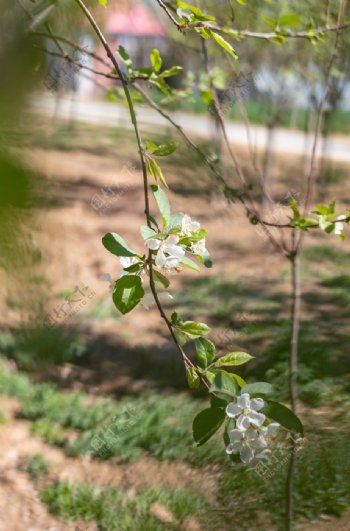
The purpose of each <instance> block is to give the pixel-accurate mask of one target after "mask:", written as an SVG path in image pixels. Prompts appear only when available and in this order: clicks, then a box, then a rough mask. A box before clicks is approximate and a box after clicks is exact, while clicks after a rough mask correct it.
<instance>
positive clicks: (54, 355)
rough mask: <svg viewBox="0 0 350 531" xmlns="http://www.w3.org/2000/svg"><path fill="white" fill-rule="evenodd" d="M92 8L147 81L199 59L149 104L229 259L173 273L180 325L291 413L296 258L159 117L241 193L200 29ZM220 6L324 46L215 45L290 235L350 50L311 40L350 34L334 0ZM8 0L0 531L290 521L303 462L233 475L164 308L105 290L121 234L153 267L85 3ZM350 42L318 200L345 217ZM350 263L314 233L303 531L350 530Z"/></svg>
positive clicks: (117, 110)
mask: <svg viewBox="0 0 350 531" xmlns="http://www.w3.org/2000/svg"><path fill="white" fill-rule="evenodd" d="M168 4H169V7H172V6H175V4H176V3H175V2H168ZM87 5H88V7H89V8H90V9H91V10H92V12H93V14H94V16H95V17H96V19H97V21H98V23H99V24H100V25H101V28H103V30H104V32H105V35H106V38H107V40H108V42H109V43H110V45H111V47H112V49H113V51H116V50H117V48H118V47H119V46H123V47H124V48H125V50H126V51H127V53H128V55H129V56H130V58H131V59H132V61H133V68H134V69H144V68H149V67H150V65H151V62H150V53H151V51H152V49H154V48H157V49H158V50H159V51H160V54H161V57H162V59H163V66H162V70H163V69H170V68H171V67H173V66H175V65H178V66H181V67H182V71H181V72H180V70H179V73H178V75H176V76H172V77H169V78H167V83H168V87H165V88H164V86H159V85H158V86H157V84H155V83H153V84H152V83H150V82H147V81H144V80H142V79H141V80H138V81H137V83H138V85H139V87H140V88H141V92H140V91H138V90H133V91H132V94H133V98H134V101H135V105H136V109H137V116H138V120H139V123H140V127H141V132H142V137H143V140H144V141H146V140H152V141H153V142H156V143H163V142H166V141H169V140H175V141H176V142H178V143H179V146H178V149H177V150H176V152H175V153H173V154H172V155H171V156H170V157H167V158H164V160H162V161H161V162H162V170H163V173H164V175H165V176H166V179H167V182H168V184H169V187H170V190H169V197H170V200H171V203H172V208H173V210H174V211H184V212H186V213H188V214H190V215H191V217H192V218H194V219H196V220H198V221H200V223H201V225H202V226H203V227H205V228H206V229H207V230H208V241H207V246H208V249H209V250H210V252H211V255H212V259H213V263H214V265H213V268H212V269H210V270H208V269H207V270H203V271H202V273H201V274H197V273H195V272H186V271H183V272H182V273H181V275H177V276H175V277H173V278H172V279H171V286H170V289H169V291H170V293H171V295H172V297H173V299H169V298H166V297H165V296H164V305H165V308H166V310H167V312H168V313H169V314H170V313H171V312H172V311H174V310H175V309H176V311H178V312H179V313H180V314H181V315H182V316H183V318H185V319H196V320H199V321H204V322H206V323H208V324H209V325H210V326H211V328H212V334H211V336H210V337H211V338H212V339H213V341H214V342H215V343H216V344H217V346H218V349H219V353H220V354H224V353H227V352H230V351H234V350H239V351H246V352H250V353H251V354H252V355H254V356H255V358H254V360H253V361H252V362H251V363H249V364H248V365H247V366H244V368H242V370H241V371H240V374H241V376H242V377H244V378H245V379H247V380H248V381H251V382H253V381H254V380H262V379H266V380H267V381H269V382H271V383H272V384H273V386H274V389H275V395H276V397H277V398H278V399H280V400H285V401H286V402H287V400H288V389H287V385H288V352H289V342H290V307H291V298H290V297H291V296H290V266H289V263H288V261H286V260H285V259H284V258H283V257H281V256H280V255H279V254H278V253H276V252H275V251H274V250H273V248H272V247H271V245H270V243H269V241H268V240H267V239H266V236H265V234H264V233H263V232H262V231H261V230H259V228H258V226H256V225H252V224H250V223H249V220H247V219H246V215H245V212H244V210H243V208H242V206H241V204H240V202H231V203H229V202H228V201H227V199H226V198H225V197H224V195H223V193H222V191H221V190H220V187H219V185H218V183H217V182H216V181H215V178H214V177H213V174H212V173H211V172H210V170H208V167H207V166H206V165H205V164H204V162H203V159H202V158H201V157H200V156H199V155H198V153H196V152H194V151H192V150H190V149H189V147H188V146H187V144H186V142H184V140H183V138H182V137H181V136H179V135H178V134H177V131H176V129H174V127H172V125H171V124H170V123H169V121H167V120H166V119H165V118H164V115H163V116H162V115H160V114H159V112H158V110H157V108H156V107H158V109H159V108H160V109H161V110H163V114H164V112H165V113H166V114H168V115H169V116H171V118H172V119H173V120H174V121H175V122H176V123H177V124H178V125H179V126H181V127H182V128H183V130H184V131H185V132H186V134H188V135H189V137H191V138H192V139H193V140H194V141H195V142H196V144H197V145H198V146H199V147H200V148H201V149H202V150H203V151H205V152H206V153H207V155H208V157H209V159H210V161H211V163H212V164H213V165H214V167H217V168H218V169H220V171H221V172H222V173H223V174H224V175H225V178H226V180H227V181H228V183H229V184H230V186H231V187H232V189H233V190H236V189H239V188H240V185H239V182H238V180H237V177H236V175H235V172H234V169H233V167H232V163H231V161H230V158H229V156H228V153H227V149H226V148H225V145H224V143H223V141H222V138H221V134H220V130H219V127H218V123H217V120H215V113H213V110H212V100H211V96H210V79H209V78H208V74H207V72H206V68H205V65H204V61H203V50H202V48H201V44H200V38H199V36H198V35H196V34H194V32H191V33H190V32H186V33H185V34H182V33H181V32H179V31H178V30H177V29H176V28H175V27H174V26H172V24H171V21H170V20H169V18H168V17H167V15H166V13H165V12H164V11H163V10H162V9H161V8H160V7H159V5H158V3H157V2H156V1H152V0H148V1H146V0H144V1H141V0H129V1H127V0H123V1H121V0H120V1H118V2H117V1H113V0H109V3H108V7H107V8H106V9H105V8H103V7H102V6H101V5H99V4H98V3H97V2H96V1H95V0H94V1H92V0H91V1H89V2H87ZM200 5H201V8H202V10H203V11H204V12H208V13H210V14H212V15H214V16H216V18H217V24H218V25H219V26H226V27H229V28H235V29H236V30H250V31H253V32H261V33H269V32H273V31H274V29H275V27H276V25H279V27H282V28H285V29H286V31H289V32H291V33H292V32H295V31H298V30H301V29H302V30H305V28H306V31H310V37H309V38H308V39H299V38H298V39H292V38H291V39H289V38H285V37H282V36H280V37H278V38H277V37H274V38H270V39H258V38H252V39H240V38H237V35H236V34H234V33H232V35H231V36H230V37H227V39H228V40H230V42H231V43H232V45H233V47H234V48H235V50H236V52H237V54H238V60H237V61H233V60H232V58H231V57H230V56H229V55H228V54H227V53H225V51H224V50H222V48H220V47H218V46H215V45H214V44H212V43H209V45H208V54H209V66H210V71H211V78H212V82H213V84H214V86H215V89H216V90H217V94H218V97H219V100H220V103H221V106H222V110H223V114H224V117H225V120H226V123H227V133H228V137H229V141H230V143H231V144H232V146H234V149H235V151H236V153H237V156H238V157H239V160H240V163H241V164H242V166H243V167H244V169H245V171H246V173H247V175H248V176H249V184H250V186H251V190H252V194H253V197H254V200H255V201H256V202H257V204H259V206H260V207H261V209H262V211H263V212H264V216H265V219H268V220H270V221H271V222H284V221H286V220H288V217H287V216H288V214H289V207H288V200H289V199H291V198H294V199H296V200H297V201H298V203H299V204H300V205H301V207H302V206H303V204H304V199H305V189H306V183H305V177H304V175H305V170H306V169H307V168H308V167H309V164H310V153H311V146H312V140H313V131H314V129H315V124H316V120H317V109H318V107H319V104H320V101H321V97H322V94H323V93H324V90H325V84H326V80H327V74H328V69H329V62H330V59H331V55H332V53H333V50H334V40H335V38H336V32H328V33H327V32H325V33H324V34H321V35H320V36H317V35H318V34H317V35H314V34H313V33H312V32H313V31H314V28H319V27H324V26H326V25H334V24H336V23H337V17H338V2H336V1H334V2H329V1H323V0H322V2H320V1H312V0H295V1H294V2H281V1H279V2H277V0H271V1H270V2H262V1H258V0H256V1H255V0H252V1H249V2H246V3H244V2H233V1H226V0H225V1H224V0H220V1H219V0H217V1H215V2H213V1H206V2H201V3H200ZM0 8H1V21H0V24H1V31H0V42H1V46H0V68H1V72H2V74H1V80H0V279H1V298H0V310H1V311H0V354H1V358H0V362H1V374H0V395H1V396H0V422H1V425H0V450H1V451H0V472H1V483H0V524H1V526H0V529H6V530H29V529H34V528H35V529H40V530H47V529H59V530H61V529H67V530H70V529H72V530H73V529H84V530H85V529H89V530H90V529H91V530H93V529H102V530H108V531H110V530H118V531H119V530H122V531H124V530H144V531H153V530H155V531H157V530H165V529H183V530H188V531H196V530H232V529H240V530H241V529H242V530H252V531H255V530H257V529H263V530H274V529H276V530H278V529H283V526H284V523H283V518H284V497H285V496H284V493H285V477H286V466H287V463H288V453H287V452H286V451H284V452H282V453H281V455H278V456H277V457H276V460H275V461H274V462H273V463H270V464H269V465H268V468H267V469H266V470H265V471H264V473H262V474H257V472H256V471H254V470H251V469H248V468H245V467H244V466H243V465H241V464H239V463H237V464H235V465H232V463H231V462H229V461H228V460H227V459H226V456H225V452H224V446H223V442H222V440H221V439H220V437H214V438H213V440H212V441H210V442H209V443H208V444H207V445H205V446H204V447H201V448H196V447H194V445H193V442H192V434H191V423H192V420H193V417H194V415H195V414H196V412H198V411H200V410H201V408H203V404H205V396H204V394H201V393H200V392H198V391H196V392H190V391H188V390H187V383H186V378H185V374H184V368H183V366H182V363H181V360H180V359H179V358H178V355H177V351H176V348H175V347H174V345H173V344H172V343H171V341H170V339H169V337H168V334H167V331H166V330H165V329H164V326H163V324H162V322H161V320H160V318H159V315H158V311H157V309H156V307H155V306H154V304H153V302H152V297H151V296H150V294H147V296H146V298H145V301H144V305H142V306H139V307H138V308H137V309H135V310H134V311H133V312H132V313H131V314H128V315H127V316H123V317H121V315H120V314H119V313H118V311H117V310H116V309H115V307H114V305H113V302H112V299H111V296H110V292H109V290H108V285H107V284H106V283H105V282H103V281H102V280H101V279H100V277H101V275H103V274H110V275H111V276H112V277H113V278H118V276H119V274H120V270H121V268H120V264H119V261H118V260H117V258H116V257H114V256H112V255H110V254H109V253H107V252H106V251H105V249H104V248H103V246H102V244H101V237H102V236H103V235H104V234H105V233H106V232H108V231H115V232H118V233H120V234H122V235H123V237H124V238H125V239H126V241H128V242H129V243H130V244H132V246H133V247H135V248H136V249H139V250H140V252H142V250H143V242H142V239H141V238H140V235H139V226H140V225H141V224H142V223H143V218H144V214H143V210H144V206H143V188H142V175H141V168H140V162H139V158H138V153H137V147H136V144H135V139H134V135H133V132H132V130H131V125H130V118H129V114H128V110H127V108H126V106H125V102H124V99H123V96H122V91H121V87H120V85H119V83H118V82H117V81H116V80H115V79H113V76H114V71H113V70H112V68H111V67H109V66H108V63H107V64H105V62H106V61H107V58H106V56H105V54H104V51H103V49H102V48H101V46H100V45H99V43H98V42H97V40H96V38H95V36H94V34H93V33H92V32H91V29H90V27H89V24H88V23H87V21H86V20H85V19H84V16H83V15H82V13H81V11H80V10H79V8H78V7H77V5H76V3H75V2H71V1H68V0H62V1H60V2H49V1H42V2H41V1H31V0H16V1H15V2H14V1H13V0H11V1H10V0H8V1H6V0H1V3H0ZM345 15H346V16H349V15H350V12H348V11H347V12H346V14H345ZM283 17H285V18H284V19H283ZM288 17H289V18H288ZM346 20H347V18H346ZM235 36H236V38H235ZM349 46H350V37H349V32H348V31H347V30H345V31H344V32H343V33H342V34H341V36H340V38H339V47H338V53H337V57H336V60H335V61H334V63H333V67H332V71H331V76H330V90H329V92H328V98H327V101H326V105H325V114H324V120H323V124H322V131H321V138H320V142H319V147H318V157H317V168H316V170H317V179H316V186H315V189H314V197H313V202H312V205H314V204H316V203H320V202H321V203H322V202H324V203H326V204H329V203H330V202H331V201H332V200H333V199H336V200H337V211H339V212H342V211H345V210H346V209H349V208H350V206H349V205H350V180H349V172H350V166H349V164H350V138H349V130H350V120H349V117H350V90H349V87H350V85H349V81H350V80H349V68H348V66H349V65H348V63H349V57H350V54H349ZM101 57H102V58H103V60H102V61H101V59H100V58H101ZM104 61H105V62H104ZM120 65H121V67H122V68H123V70H124V72H125V73H126V72H127V67H126V65H125V63H122V62H120ZM141 74H142V71H141ZM140 77H142V75H140ZM142 93H143V94H142ZM150 101H151V105H149V102H150ZM248 121H249V123H250V127H249V134H248V133H247V122H248ZM256 167H259V168H261V175H262V177H263V183H264V186H265V189H267V190H268V193H269V195H270V198H271V199H270V200H267V199H266V197H265V196H264V195H263V194H262V187H261V182H260V180H259V179H258V177H257V172H256ZM152 209H153V212H154V213H156V209H155V205H152ZM345 230H346V229H345ZM276 235H277V233H276ZM284 237H285V238H286V241H287V239H288V238H289V237H290V236H289V235H288V233H286V234H285V235H284ZM349 257H350V247H349V242H348V239H347V238H345V241H341V240H340V239H339V238H338V237H337V236H335V235H333V234H332V235H326V234H324V233H321V231H317V232H316V231H314V232H313V233H312V234H309V233H308V234H307V235H306V238H305V246H304V250H303V255H302V266H301V274H302V323H301V336H300V364H299V374H298V391H299V397H300V403H299V405H298V408H299V413H300V416H301V418H302V420H303V421H304V423H305V426H306V436H305V440H304V442H303V444H302V447H301V449H300V451H299V453H298V462H299V466H298V471H297V477H296V482H295V492H294V496H295V509H296V517H297V523H296V528H297V529H301V530H304V531H309V530H313V529H316V527H317V529H318V530H319V531H326V530H330V529H333V528H334V526H335V525H336V526H337V528H338V529H339V530H348V529H350V524H349V521H350V442H349V441H350V437H349V435H350V424H349V421H350V418H349V405H350V396H349V391H350V358H349V346H350V326H349V309H350V295H349V292H350V291H349V288H350V274H349ZM191 354H193V353H191Z"/></svg>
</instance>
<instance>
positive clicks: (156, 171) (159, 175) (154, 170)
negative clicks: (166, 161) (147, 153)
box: [147, 158, 168, 188]
mask: <svg viewBox="0 0 350 531" xmlns="http://www.w3.org/2000/svg"><path fill="white" fill-rule="evenodd" d="M147 167H148V171H149V172H150V174H151V175H153V177H154V179H155V181H156V182H158V179H159V180H160V182H161V183H162V184H163V186H165V188H168V184H167V182H166V180H165V177H164V175H163V172H162V168H161V167H160V166H159V164H158V162H156V161H155V160H154V159H152V158H149V159H148V162H147Z"/></svg>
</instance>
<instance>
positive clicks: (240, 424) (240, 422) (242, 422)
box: [236, 415, 250, 431]
mask: <svg viewBox="0 0 350 531" xmlns="http://www.w3.org/2000/svg"><path fill="white" fill-rule="evenodd" d="M236 426H237V428H238V429H239V430H241V431H245V430H246V429H247V428H249V426H250V421H249V418H248V417H246V416H245V415H240V416H239V417H238V419H237V421H236Z"/></svg>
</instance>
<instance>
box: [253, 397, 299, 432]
mask: <svg viewBox="0 0 350 531" xmlns="http://www.w3.org/2000/svg"><path fill="white" fill-rule="evenodd" d="M266 402H267V403H266V405H265V407H264V408H263V409H262V412H263V413H264V415H266V416H267V417H268V418H269V419H272V420H275V421H276V422H278V423H279V424H281V426H283V427H284V428H286V429H287V430H289V431H295V432H297V433H300V434H301V435H303V434H304V427H303V424H302V422H301V420H300V419H299V417H297V416H296V415H295V414H294V413H293V411H291V410H290V409H289V408H287V407H286V406H284V405H283V404H280V403H279V402H274V401H273V400H267V401H266Z"/></svg>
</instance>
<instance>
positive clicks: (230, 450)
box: [226, 443, 240, 455]
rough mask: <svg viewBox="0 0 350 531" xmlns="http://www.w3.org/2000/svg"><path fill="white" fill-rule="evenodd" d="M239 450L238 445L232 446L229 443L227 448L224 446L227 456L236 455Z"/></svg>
mask: <svg viewBox="0 0 350 531" xmlns="http://www.w3.org/2000/svg"><path fill="white" fill-rule="evenodd" d="M239 450H240V445H237V444H232V443H230V444H229V445H228V446H226V453H227V454H229V455H230V454H236V453H237V452H239Z"/></svg>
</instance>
